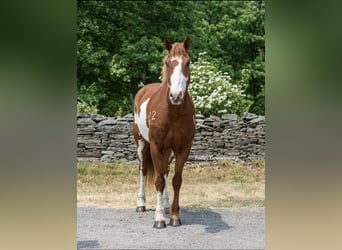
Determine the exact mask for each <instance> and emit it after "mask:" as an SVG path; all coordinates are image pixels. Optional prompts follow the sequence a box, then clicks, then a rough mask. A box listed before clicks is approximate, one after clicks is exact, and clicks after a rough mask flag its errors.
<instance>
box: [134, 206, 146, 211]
mask: <svg viewBox="0 0 342 250" xmlns="http://www.w3.org/2000/svg"><path fill="white" fill-rule="evenodd" d="M135 211H136V212H145V211H146V208H145V206H140V207H137V209H136V210H135Z"/></svg>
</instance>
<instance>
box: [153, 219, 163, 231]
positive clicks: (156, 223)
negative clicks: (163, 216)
mask: <svg viewBox="0 0 342 250" xmlns="http://www.w3.org/2000/svg"><path fill="white" fill-rule="evenodd" d="M153 227H154V228H158V229H160V228H166V224H165V221H163V220H162V221H155V222H154V225H153Z"/></svg>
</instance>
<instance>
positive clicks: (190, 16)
mask: <svg viewBox="0 0 342 250" xmlns="http://www.w3.org/2000/svg"><path fill="white" fill-rule="evenodd" d="M264 14H265V4H264V2H263V1H249V2H242V1H239V2H238V1H205V2H198V1H78V10H77V15H78V21H77V25H78V29H77V61H78V63H77V87H78V90H79V92H81V88H82V91H83V92H84V90H86V89H88V88H89V86H94V85H96V89H97V91H95V92H94V91H93V92H92V93H93V94H94V95H97V97H96V98H95V99H96V100H98V102H97V104H96V105H97V106H96V109H97V111H98V113H100V114H104V115H109V116H113V115H124V114H127V113H131V112H132V111H133V97H134V95H135V93H136V92H137V91H138V89H139V87H140V86H143V85H145V84H148V83H151V82H159V80H158V79H159V76H160V71H161V61H162V58H163V57H164V56H165V54H166V51H165V50H164V48H163V44H162V39H163V38H164V37H168V38H169V39H170V40H172V41H181V40H182V39H184V37H186V36H190V38H191V48H190V56H191V58H192V61H193V62H195V61H197V59H198V55H199V54H200V53H201V52H203V51H206V52H207V60H208V61H210V62H212V63H213V64H215V65H216V66H217V67H218V70H219V71H222V72H227V73H228V74H229V76H231V80H230V82H232V83H234V84H239V83H240V82H242V81H244V82H246V83H247V87H246V89H245V91H246V96H247V97H246V98H249V99H250V100H252V101H253V102H254V103H253V105H251V108H252V109H254V110H256V111H257V112H259V113H262V112H263V110H264V107H263V104H262V103H264V102H263V99H264V95H263V94H262V92H263V89H264V50H265V49H264V27H263V25H264ZM242 72H244V73H242ZM83 101H84V100H83Z"/></svg>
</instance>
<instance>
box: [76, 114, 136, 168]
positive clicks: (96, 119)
mask: <svg viewBox="0 0 342 250" xmlns="http://www.w3.org/2000/svg"><path fill="white" fill-rule="evenodd" d="M132 123H133V115H127V116H125V117H122V118H117V119H116V118H112V117H105V116H102V115H87V114H81V115H79V116H78V117H77V157H78V160H79V161H84V160H87V161H102V162H114V161H133V160H135V159H136V156H135V150H136V147H135V142H134V138H133V133H132Z"/></svg>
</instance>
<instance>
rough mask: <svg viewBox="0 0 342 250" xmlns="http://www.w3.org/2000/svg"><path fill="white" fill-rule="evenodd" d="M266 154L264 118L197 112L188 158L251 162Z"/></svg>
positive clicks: (246, 114) (191, 159)
mask: <svg viewBox="0 0 342 250" xmlns="http://www.w3.org/2000/svg"><path fill="white" fill-rule="evenodd" d="M264 156H265V117H264V116H257V115H254V114H251V113H245V114H244V116H243V117H242V118H241V119H240V120H239V119H238V117H237V116H236V115H234V114H226V115H223V116H222V117H221V118H220V117H217V116H213V115H211V116H210V117H208V118H204V117H203V116H201V115H196V135H195V139H194V142H193V146H192V149H191V152H190V156H189V160H190V161H210V160H215V161H216V160H220V159H236V160H242V161H250V160H252V159H253V158H259V157H264Z"/></svg>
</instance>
